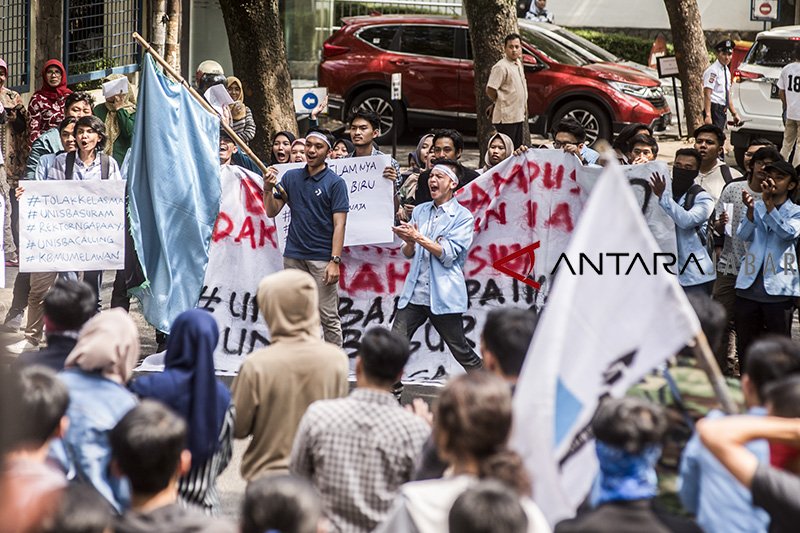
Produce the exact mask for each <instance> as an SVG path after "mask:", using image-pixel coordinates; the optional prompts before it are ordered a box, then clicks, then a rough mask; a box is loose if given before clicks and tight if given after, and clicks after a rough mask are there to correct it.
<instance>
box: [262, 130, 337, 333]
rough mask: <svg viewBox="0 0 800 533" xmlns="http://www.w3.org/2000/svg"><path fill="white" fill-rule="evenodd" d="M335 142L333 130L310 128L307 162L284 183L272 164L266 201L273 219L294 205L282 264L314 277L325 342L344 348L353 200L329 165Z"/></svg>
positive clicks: (289, 173)
mask: <svg viewBox="0 0 800 533" xmlns="http://www.w3.org/2000/svg"><path fill="white" fill-rule="evenodd" d="M332 145H333V136H332V135H331V133H330V132H329V131H328V130H323V129H319V128H311V129H310V130H309V131H308V133H307V134H306V165H305V166H304V167H303V168H296V169H292V170H288V171H286V173H284V175H283V178H282V179H281V182H280V185H279V184H278V171H277V169H276V168H275V167H269V168H268V169H267V173H266V174H265V175H264V202H265V204H266V208H267V215H268V216H270V217H276V216H278V213H280V212H281V210H282V209H283V206H284V205H286V204H288V205H289V207H290V208H291V210H292V220H291V222H290V223H289V234H288V236H287V238H286V248H285V249H284V251H283V267H284V268H296V269H298V270H303V271H305V272H308V273H309V274H311V276H312V277H313V278H314V280H315V281H316V283H317V289H318V291H319V314H320V320H321V321H322V329H323V332H324V336H325V341H327V342H330V343H332V344H335V345H337V346H342V322H341V320H340V319H339V292H338V290H337V286H338V283H339V264H340V263H341V261H342V257H341V256H342V248H343V247H344V228H345V224H346V222H347V212H348V211H350V200H349V197H348V195H347V185H346V184H345V181H344V180H343V179H342V178H341V177H339V176H338V175H337V174H336V173H335V172H334V171H333V170H331V169H330V168H329V167H328V165H327V164H326V163H325V158H326V157H328V152H330V150H331V147H332ZM270 193H272V194H270Z"/></svg>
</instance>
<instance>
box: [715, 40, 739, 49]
mask: <svg viewBox="0 0 800 533" xmlns="http://www.w3.org/2000/svg"><path fill="white" fill-rule="evenodd" d="M733 47H734V44H733V41H731V40H730V39H725V40H724V41H720V42H718V43H717V44H716V45H715V46H714V50H716V51H717V52H733Z"/></svg>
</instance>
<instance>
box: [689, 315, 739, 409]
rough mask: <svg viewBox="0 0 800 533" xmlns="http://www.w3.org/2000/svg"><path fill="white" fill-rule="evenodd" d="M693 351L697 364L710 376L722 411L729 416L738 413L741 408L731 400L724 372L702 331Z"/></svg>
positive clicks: (695, 341) (698, 335)
mask: <svg viewBox="0 0 800 533" xmlns="http://www.w3.org/2000/svg"><path fill="white" fill-rule="evenodd" d="M692 351H693V352H694V356H695V357H696V358H697V362H698V363H699V364H700V368H702V369H703V370H704V371H705V373H706V375H707V376H708V380H709V381H710V382H711V386H712V387H713V389H714V393H715V394H716V395H717V398H718V399H719V403H720V404H721V405H722V410H723V411H725V413H727V414H729V415H733V414H736V413H738V412H739V407H738V406H737V405H736V402H734V401H733V398H731V394H730V391H729V390H728V386H727V385H726V383H725V377H724V376H723V375H722V371H720V369H719V365H718V364H717V360H716V358H715V357H714V354H713V352H712V351H711V347H710V346H709V345H708V339H707V338H706V335H705V333H703V332H702V331H700V332H699V333H698V334H697V336H696V337H695V338H694V346H692Z"/></svg>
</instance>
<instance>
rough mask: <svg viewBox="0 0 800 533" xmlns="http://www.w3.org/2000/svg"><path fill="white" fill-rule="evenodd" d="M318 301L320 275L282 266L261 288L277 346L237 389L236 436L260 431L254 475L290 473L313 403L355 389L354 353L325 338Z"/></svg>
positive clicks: (249, 455)
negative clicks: (299, 431) (297, 436)
mask: <svg viewBox="0 0 800 533" xmlns="http://www.w3.org/2000/svg"><path fill="white" fill-rule="evenodd" d="M318 299H319V297H318V293H317V286H316V283H315V282H314V279H313V278H312V277H311V276H310V275H309V274H307V273H305V272H302V271H300V270H283V271H281V272H277V273H275V274H272V275H270V276H267V277H266V278H264V279H263V280H262V281H261V283H260V284H259V286H258V302H259V308H260V310H261V313H262V314H263V316H264V318H265V320H266V322H267V325H268V326H269V330H270V334H271V337H272V344H271V345H270V346H268V347H267V348H264V349H261V350H258V351H256V352H253V354H251V355H250V357H248V358H247V359H246V360H245V362H244V364H243V365H242V367H241V368H240V369H239V375H238V376H237V377H236V379H235V380H234V382H233V387H232V396H233V403H234V405H235V406H236V427H235V436H236V438H240V439H243V438H246V437H248V436H249V435H252V436H253V440H252V441H251V442H250V445H249V446H248V448H247V450H246V451H245V453H244V458H243V459H242V469H241V473H242V477H244V478H245V479H246V480H248V481H252V480H253V479H255V478H257V477H260V476H262V475H264V474H267V473H275V474H277V473H285V472H287V471H288V468H289V456H290V454H291V451H292V443H293V442H294V436H295V433H296V432H297V426H298V425H299V424H300V419H301V418H302V417H303V414H304V413H305V412H306V408H308V406H309V405H310V404H311V403H312V402H315V401H317V400H323V399H330V398H341V397H344V396H346V395H347V392H348V383H347V375H348V369H349V362H348V359H347V355H346V354H345V353H344V352H343V351H342V349H341V348H339V347H338V346H335V345H333V344H329V343H326V342H324V341H323V340H322V339H321V338H320V319H319V311H318Z"/></svg>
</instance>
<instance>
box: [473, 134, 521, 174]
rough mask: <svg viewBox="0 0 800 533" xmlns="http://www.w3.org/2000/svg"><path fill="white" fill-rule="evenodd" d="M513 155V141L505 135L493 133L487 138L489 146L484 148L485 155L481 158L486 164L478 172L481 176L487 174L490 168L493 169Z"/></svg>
mask: <svg viewBox="0 0 800 533" xmlns="http://www.w3.org/2000/svg"><path fill="white" fill-rule="evenodd" d="M513 154H514V141H512V140H511V137H509V136H508V135H506V134H505V133H495V134H494V135H492V136H491V137H489V144H488V145H487V147H486V154H485V155H484V156H483V161H484V163H486V164H485V165H483V168H482V169H480V170H479V172H480V173H481V174H483V173H484V172H487V171H488V170H489V169H490V168H492V167H495V166H497V165H499V164H500V162H502V161H504V160H505V159H506V158H508V157H511V156H512V155H513Z"/></svg>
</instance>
